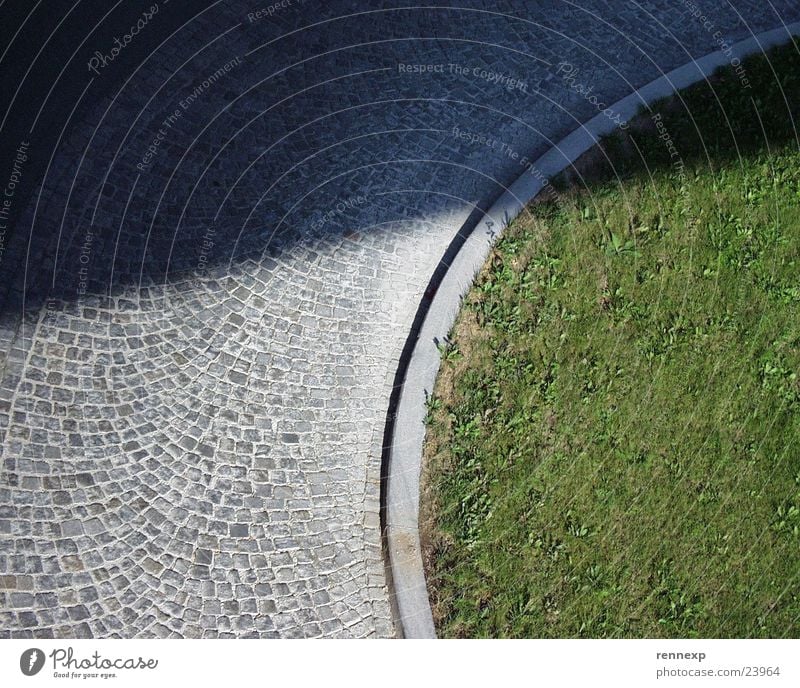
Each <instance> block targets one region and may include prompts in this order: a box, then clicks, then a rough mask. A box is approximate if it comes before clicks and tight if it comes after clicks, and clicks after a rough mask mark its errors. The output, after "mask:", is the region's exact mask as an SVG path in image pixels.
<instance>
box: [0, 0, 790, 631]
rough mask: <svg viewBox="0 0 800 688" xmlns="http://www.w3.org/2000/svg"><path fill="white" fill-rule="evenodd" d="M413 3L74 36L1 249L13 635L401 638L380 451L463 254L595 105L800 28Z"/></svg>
mask: <svg viewBox="0 0 800 688" xmlns="http://www.w3.org/2000/svg"><path fill="white" fill-rule="evenodd" d="M151 4H152V5H157V3H156V2H155V0H154V2H153V3H149V2H148V3H142V10H144V9H146V7H149V6H150V5H151ZM164 4H166V2H165V1H164V0H162V5H164ZM404 4H408V3H399V2H398V3H394V2H344V1H334V2H319V3H317V2H311V1H310V0H309V1H306V2H301V0H287V1H286V2H284V3H283V6H281V5H280V3H278V5H277V8H276V6H275V5H274V3H272V2H269V3H263V4H261V5H259V4H258V3H253V4H250V3H246V2H241V1H238V0H236V1H234V0H226V1H221V2H217V3H215V4H214V5H211V6H210V7H209V8H208V9H207V10H206V11H205V12H201V13H200V14H199V15H198V16H197V17H195V18H194V19H190V20H189V21H188V22H187V23H186V24H185V25H184V26H183V27H182V28H181V27H179V26H176V27H175V29H174V33H173V34H172V36H171V37H169V36H167V38H166V39H165V40H164V41H163V43H162V45H161V46H160V47H157V48H156V49H155V50H153V51H152V52H151V51H150V50H148V51H146V52H143V51H142V50H141V48H140V47H139V46H140V45H145V44H146V37H144V34H146V32H147V31H148V30H149V29H148V26H149V27H151V28H152V30H153V31H155V30H156V28H155V27H156V26H158V22H159V21H161V20H160V18H159V14H158V13H156V14H155V15H153V16H152V17H150V18H149V19H148V21H147V22H146V23H145V25H144V26H143V27H142V28H141V30H140V31H139V34H138V35H136V36H133V37H132V38H131V40H130V41H128V42H127V44H125V43H123V46H124V47H122V49H121V50H119V51H118V52H119V54H118V57H119V60H117V57H115V56H113V54H112V52H111V50H112V48H113V47H114V43H113V40H112V39H110V38H108V39H101V38H100V37H99V34H91V35H88V37H87V34H89V27H87V28H86V30H85V31H84V32H83V33H81V34H79V35H74V36H68V37H67V38H66V39H64V40H63V41H62V42H63V43H64V44H65V45H67V46H68V49H67V48H65V49H64V50H66V53H65V55H66V56H67V57H69V55H70V54H72V51H73V50H75V51H76V53H75V58H74V59H75V60H76V61H78V62H84V63H86V62H89V61H90V60H91V59H92V57H93V56H95V62H94V63H90V64H92V65H93V66H94V69H93V70H90V69H89V68H88V67H87V68H86V69H84V70H82V71H83V72H84V73H85V78H84V79H85V80H84V81H83V82H80V83H78V84H77V85H76V86H75V88H74V91H75V95H74V100H73V101H71V102H70V103H69V113H71V117H70V118H69V121H68V122H64V121H62V122H60V123H58V127H57V129H56V130H55V131H58V132H59V139H58V145H56V146H55V147H53V148H52V149H47V150H42V149H41V148H37V141H38V140H40V139H39V138H37V131H36V127H37V126H42V125H41V124H39V123H38V122H34V123H33V124H32V128H33V131H32V133H31V134H30V141H29V144H30V147H29V149H28V150H27V152H23V155H18V156H17V157H18V158H21V157H26V156H27V157H30V158H35V159H37V160H39V161H45V163H46V164H45V165H44V166H43V168H42V169H43V174H42V175H41V178H40V179H38V180H37V182H41V184H40V186H37V188H36V190H35V192H34V193H33V194H32V195H31V196H30V198H29V200H28V201H27V203H26V204H25V207H24V209H21V210H22V212H21V214H20V216H19V218H18V221H17V222H16V223H15V227H14V228H13V231H11V230H9V231H8V232H7V233H4V234H3V235H2V237H3V238H2V241H3V244H2V251H0V304H1V305H0V437H1V438H2V445H3V447H2V455H3V462H2V473H1V474H0V537H1V538H2V539H1V540H0V635H2V636H5V637H9V636H11V637H57V638H71V637H89V636H94V637H106V636H121V637H165V636H182V637H218V636H262V637H277V636H281V637H296V636H304V637H305V636H346V637H366V636H391V635H393V633H394V628H393V623H392V619H391V611H390V603H389V593H388V591H387V587H386V578H385V575H384V564H383V558H382V552H381V538H380V520H379V504H380V465H381V454H382V443H383V433H384V427H385V423H386V418H387V410H388V405H389V399H390V394H391V391H392V383H393V377H394V375H395V372H396V369H397V364H398V359H399V356H400V353H401V350H402V348H403V345H404V343H405V340H406V338H407V337H408V334H409V331H410V328H411V325H412V321H413V319H414V315H415V313H416V311H417V308H418V306H419V304H420V300H421V298H422V297H423V294H424V292H425V289H426V287H427V285H428V282H429V280H430V278H431V275H432V273H433V271H434V270H435V268H436V266H437V264H438V262H439V261H440V259H441V258H442V256H443V254H444V252H445V249H446V248H447V246H448V245H449V244H450V242H451V241H452V240H453V239H454V237H455V236H456V234H457V232H458V231H459V230H460V229H462V228H465V229H468V228H469V226H470V222H474V218H475V212H479V211H480V209H485V208H486V207H488V205H489V204H490V203H491V201H492V200H493V199H494V198H496V197H497V196H498V195H499V193H500V192H501V191H502V189H503V188H504V185H507V184H508V183H509V182H510V181H511V180H513V179H514V178H515V177H516V176H518V175H519V174H520V173H521V172H522V171H523V170H524V165H525V161H524V159H523V158H524V157H527V158H528V159H534V158H535V156H536V155H537V154H540V153H541V152H543V151H544V150H545V149H546V148H547V147H548V146H550V145H551V144H552V143H553V142H555V141H557V140H558V139H559V137H561V136H563V135H565V134H566V133H568V132H569V131H570V130H572V129H574V128H575V127H576V126H578V124H579V123H580V122H581V121H584V120H586V119H588V118H590V117H592V116H594V115H595V114H596V113H597V110H596V109H595V108H596V102H605V103H611V102H613V101H614V100H616V99H618V98H621V97H623V96H625V95H627V94H628V93H630V92H631V91H632V90H633V89H634V88H635V87H637V86H640V85H642V84H643V83H646V82H648V81H650V80H652V79H653V78H655V77H657V76H659V75H661V74H662V73H663V72H665V71H668V70H669V69H672V68H674V67H677V66H679V65H681V64H683V63H685V62H687V61H688V60H690V59H691V57H692V56H699V55H702V54H705V53H707V52H710V51H712V50H716V49H719V48H720V47H724V43H722V41H727V42H729V43H730V42H733V41H734V40H739V39H742V38H746V37H748V36H749V35H751V31H752V32H758V31H763V30H765V29H771V28H774V27H776V26H779V25H780V24H781V22H782V21H783V22H786V23H789V22H790V21H797V20H798V19H800V9H799V8H798V6H797V3H796V2H793V1H792V0H777V1H773V2H765V0H747V1H743V0H737V1H736V2H727V1H724V0H723V1H720V2H710V1H704V2H701V0H696V2H689V1H688V0H687V2H678V1H677V0H651V1H649V2H638V3H637V2H624V1H623V0H608V1H607V2H604V1H601V0H586V1H582V2H580V3H578V2H576V3H572V2H566V1H564V0H541V1H539V2H531V1H530V0H527V1H526V2H521V1H520V2H516V1H511V0H499V1H496V2H491V3H488V2H486V3H476V2H468V1H467V0H463V1H462V2H460V3H457V5H458V7H456V6H455V5H456V3H448V2H443V3H438V5H439V6H438V7H435V8H434V7H417V8H409V9H397V8H398V7H400V6H401V5H404ZM451 4H452V5H453V6H452V7H450V5H451ZM207 5H210V3H207ZM271 5H272V6H273V7H272V10H270V9H269V8H270V6H271ZM444 5H448V6H447V7H445V6H444ZM108 6H109V7H110V6H111V5H110V3H109V4H108ZM194 6H195V7H196V8H197V9H198V10H199V9H200V4H199V3H194ZM204 6H205V5H204ZM698 6H701V7H702V8H703V13H704V14H705V15H706V17H705V19H703V18H702V17H700V18H697V17H694V16H693V12H694V8H695V7H698ZM393 8H394V9H393ZM165 12H166V11H164V13H165ZM259 12H261V14H258V13H259ZM23 16H24V15H23ZM100 18H101V17H100V16H98V17H97V20H100ZM134 21H135V20H134ZM129 25H130V22H128V24H127V25H126V24H124V23H123V24H119V23H117V24H115V23H114V14H113V13H112V14H111V15H110V16H109V18H108V19H107V20H106V23H105V24H104V26H106V28H109V27H110V29H109V31H110V33H109V32H107V35H108V36H113V35H117V36H120V37H121V36H123V35H124V34H125V33H126V30H127V26H129ZM160 30H162V31H163V30H164V27H163V26H162V27H161V28H160ZM27 35H28V34H27V33H25V32H23V34H22V38H24V37H25V36H27ZM45 38H46V36H44V35H42V36H40V37H39V40H40V41H43V40H44V39H45ZM84 39H86V40H85V41H84ZM20 40H22V39H20ZM30 40H32V39H30ZM54 40H55V39H54ZM81 41H83V43H82V44H81V45H79V44H80V43H81ZM14 50H16V48H14V47H13V46H12V49H11V50H10V51H9V53H8V57H7V59H13V55H14V54H15V53H14ZM137 51H139V52H137ZM96 52H99V53H100V55H101V56H102V57H98V56H97V55H96ZM123 60H125V61H127V62H126V63H125V64H124V65H123ZM567 63H568V64H567ZM123 67H124V68H123ZM18 71H19V70H18ZM565 77H569V78H565ZM20 78H21V77H20ZM570 79H571V80H570ZM87 84H88V85H87ZM50 85H51V84H50V83H45V84H43V85H42V88H41V91H42V93H41V94H40V99H41V98H44V97H45V94H46V93H47V90H48V89H49V88H50ZM582 85H583V86H585V87H586V88H591V89H592V90H591V92H584V93H581V92H580V91H581V88H580V87H581V86H582ZM5 86H8V84H5ZM84 86H85V87H86V89H85V90H84ZM6 90H7V91H9V89H6ZM11 90H13V89H11ZM589 94H596V95H597V96H598V101H596V102H593V100H592V98H591V96H590V95H589ZM37 107H38V103H37ZM73 108H74V109H73ZM35 109H36V108H34V110H35ZM42 121H44V120H42ZM54 126H55V125H54ZM62 128H63V131H62ZM480 137H484V138H483V139H481V138H480ZM24 164H25V161H19V160H18V167H19V168H20V169H18V170H17V171H18V172H21V173H22V174H24ZM10 170H12V165H11V164H9V165H8V166H7V167H4V168H3V169H2V170H0V174H2V175H5V174H6V172H7V171H10ZM7 182H8V183H11V182H10V178H8V177H5V176H2V177H0V186H2V185H5V184H6V183H7ZM18 200H19V199H18ZM476 209H477V210H476Z"/></svg>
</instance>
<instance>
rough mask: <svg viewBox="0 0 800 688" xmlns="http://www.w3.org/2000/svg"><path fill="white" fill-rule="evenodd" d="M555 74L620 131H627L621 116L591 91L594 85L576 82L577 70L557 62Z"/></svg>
mask: <svg viewBox="0 0 800 688" xmlns="http://www.w3.org/2000/svg"><path fill="white" fill-rule="evenodd" d="M556 74H557V75H559V76H560V77H561V79H562V80H563V81H564V83H565V84H566V85H567V86H568V87H569V88H570V89H571V90H572V91H574V92H575V93H577V94H578V95H580V96H583V98H584V99H585V100H586V101H587V102H588V103H590V104H591V105H593V106H594V107H595V108H596V109H597V111H598V112H602V113H603V114H604V115H605V116H606V117H608V118H609V119H610V120H611V121H612V122H613V123H614V124H616V125H617V126H618V127H619V128H620V129H627V128H628V123H627V122H626V121H625V120H623V119H622V116H621V115H620V114H619V113H618V112H615V111H614V109H613V108H611V107H609V106H608V105H607V104H606V103H605V102H603V101H602V100H601V99H600V98H599V97H598V96H597V95H596V94H595V93H594V92H593V91H594V85H591V86H590V85H587V84H584V83H581V82H579V81H578V80H577V77H578V68H577V67H573V66H572V65H571V64H570V63H569V62H559V64H558V69H557V70H556Z"/></svg>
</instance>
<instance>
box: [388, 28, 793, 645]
mask: <svg viewBox="0 0 800 688" xmlns="http://www.w3.org/2000/svg"><path fill="white" fill-rule="evenodd" d="M797 35H800V22H796V23H793V24H789V25H784V26H781V27H779V28H776V29H773V30H771V31H765V32H763V33H759V34H757V35H755V36H753V37H752V38H749V39H746V40H743V41H740V42H738V43H736V44H734V45H733V46H731V53H730V54H729V55H727V54H725V53H724V52H723V51H717V52H713V53H710V54H708V55H706V56H704V57H702V58H700V59H698V60H692V61H691V62H688V63H687V64H685V65H683V66H682V67H678V68H677V69H674V70H672V71H671V72H668V73H667V74H665V75H663V76H662V77H659V78H658V79H655V80H654V81H651V82H650V83H649V84H647V85H645V86H643V87H642V88H640V89H637V90H636V91H634V92H633V93H631V94H630V95H629V96H627V97H625V98H623V99H622V100H619V101H617V102H616V103H614V104H613V105H611V106H610V108H611V110H613V111H614V112H616V113H619V116H620V120H621V121H624V122H627V121H629V120H631V119H632V118H633V117H635V116H636V115H637V114H638V113H639V111H640V108H641V106H649V105H650V104H652V103H653V102H655V101H657V100H658V99H660V98H664V97H666V96H670V95H672V94H674V93H675V92H677V91H679V90H680V89H683V88H686V87H687V86H690V85H691V84H694V83H696V82H698V81H700V80H701V79H705V78H707V77H709V76H710V75H711V74H712V73H713V72H714V71H715V70H716V69H718V68H719V67H724V66H726V65H729V64H730V61H731V60H732V59H733V58H739V59H742V58H744V57H747V56H749V55H752V54H754V53H756V52H763V51H766V50H767V49H769V48H772V47H774V46H776V45H779V44H781V43H785V42H786V41H787V40H788V39H789V38H790V37H791V36H797ZM615 129H616V125H615V123H614V122H612V121H611V119H610V118H609V117H607V116H605V115H604V114H602V113H600V114H598V115H596V116H595V117H593V118H592V119H590V120H589V121H588V122H587V123H586V124H584V125H582V126H581V127H580V128H578V129H576V130H575V131H573V132H572V133H571V134H569V135H568V136H567V137H566V138H564V139H562V140H561V141H560V142H559V143H558V144H557V145H556V146H554V147H553V148H551V149H550V150H548V151H547V152H546V153H545V154H544V155H542V156H541V157H540V158H539V159H538V160H536V162H535V163H533V166H532V169H535V170H538V171H539V172H540V173H541V174H540V175H538V176H534V175H532V174H530V173H529V172H528V171H526V172H524V173H523V174H522V175H520V176H519V177H518V178H517V180H516V181H515V182H514V183H513V184H512V185H511V186H510V187H509V188H508V189H507V190H506V191H505V192H504V193H503V194H502V195H501V196H500V198H498V200H497V201H496V202H495V203H494V205H492V207H491V208H490V209H489V210H488V211H487V213H486V215H485V216H484V218H483V219H482V220H481V221H480V222H479V224H478V225H477V226H476V227H475V229H474V230H473V231H472V232H471V233H470V234H469V236H468V237H467V239H466V240H465V242H464V245H463V246H462V247H461V248H460V250H459V251H458V253H457V254H456V256H455V259H454V260H453V262H452V263H451V264H450V265H449V266H448V267H447V271H446V273H445V275H444V277H443V278H442V280H441V283H440V284H439V285H438V289H437V291H436V294H435V295H434V297H433V299H432V300H431V302H430V305H429V307H428V309H427V312H426V313H425V315H424V320H423V321H422V325H421V327H420V328H419V332H418V335H417V338H416V342H415V343H414V348H413V351H412V354H411V357H410V359H409V361H408V365H407V367H406V370H405V371H404V374H403V375H402V383H401V385H402V389H401V391H400V397H399V401H398V404H397V411H396V414H395V417H394V426H393V429H392V437H391V445H390V447H389V449H388V454H387V471H386V474H387V479H386V500H385V501H386V513H385V524H384V528H385V537H386V544H387V549H388V552H389V565H390V569H391V579H392V583H393V588H394V589H393V593H394V602H395V613H396V617H397V618H396V619H395V621H396V623H397V625H398V626H399V629H398V630H399V631H400V632H401V634H402V637H405V638H435V637H436V629H435V628H434V624H433V615H432V613H431V608H430V602H429V600H428V589H427V585H426V582H425V573H424V570H423V566H422V556H421V547H420V539H419V522H418V517H419V488H420V485H419V479H420V470H421V467H422V466H421V464H422V448H423V443H424V440H425V424H424V419H425V416H426V413H427V411H426V401H427V398H428V395H429V394H430V393H431V392H432V390H433V387H434V384H435V382H436V375H437V373H438V371H439V365H440V363H441V361H440V356H439V349H438V346H437V344H438V343H439V342H441V341H443V340H445V339H446V337H447V336H448V334H449V332H450V329H451V328H452V326H453V323H454V322H455V319H456V316H457V315H458V312H459V310H460V308H461V301H462V299H463V297H464V296H465V295H466V294H467V291H468V290H469V289H470V287H471V286H472V283H473V281H474V279H475V277H476V276H477V274H478V271H479V270H480V269H481V267H482V266H483V264H484V263H485V262H486V259H487V257H488V255H489V252H490V251H491V249H492V246H493V245H494V243H495V241H497V239H498V238H499V236H500V235H501V233H502V231H503V230H504V229H505V227H507V226H508V225H509V223H510V222H511V221H512V220H513V219H514V218H516V217H517V215H519V213H520V212H521V211H522V210H523V209H524V207H525V205H526V204H527V203H528V202H529V201H531V200H532V199H533V198H534V197H535V196H536V195H537V194H538V193H539V192H540V191H541V190H542V188H543V187H544V184H543V182H542V181H541V179H542V178H546V179H550V178H552V177H553V176H555V175H556V174H558V173H559V172H561V171H562V170H564V169H565V168H566V167H568V166H569V165H570V164H572V163H573V162H574V161H575V160H577V159H578V157H580V156H581V155H582V154H584V153H585V152H587V151H588V150H589V149H590V148H591V147H592V146H594V145H595V144H596V143H597V142H598V140H599V138H600V137H602V136H604V135H607V134H610V133H611V132H612V131H614V130H615ZM412 336H413V333H412Z"/></svg>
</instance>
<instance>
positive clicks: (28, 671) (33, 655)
mask: <svg viewBox="0 0 800 688" xmlns="http://www.w3.org/2000/svg"><path fill="white" fill-rule="evenodd" d="M43 666H44V652H42V651H41V650H40V649H39V648H38V647H32V648H31V649H30V650H25V652H23V653H22V655H21V656H20V658H19V668H20V669H21V670H22V673H23V674H25V675H26V676H35V675H36V674H38V673H39V672H40V671H41V670H42V667H43Z"/></svg>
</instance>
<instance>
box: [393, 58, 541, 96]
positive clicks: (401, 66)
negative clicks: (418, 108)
mask: <svg viewBox="0 0 800 688" xmlns="http://www.w3.org/2000/svg"><path fill="white" fill-rule="evenodd" d="M397 71H398V72H399V73H400V74H455V75H457V76H469V77H473V78H475V79H481V80H483V81H488V82H489V83H490V84H497V85H498V86H502V87H503V88H505V89H506V90H507V91H521V92H522V93H524V94H526V95H528V84H527V82H525V81H522V80H521V79H517V78H516V77H512V76H510V75H508V74H503V73H502V72H493V71H491V70H488V69H485V68H483V67H472V66H467V65H460V64H454V63H451V62H448V63H447V64H443V63H440V64H436V63H431V64H413V63H407V62H400V63H398V65H397Z"/></svg>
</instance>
